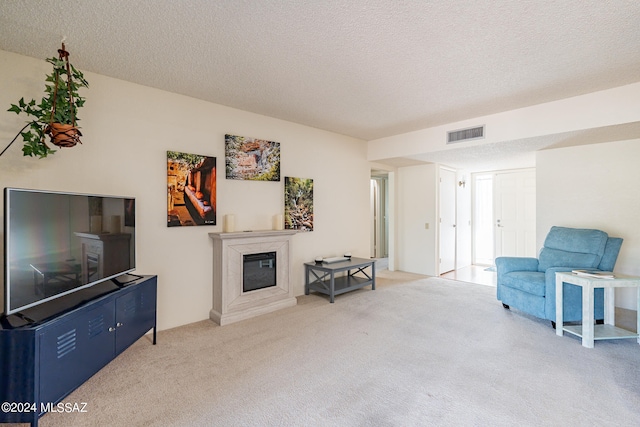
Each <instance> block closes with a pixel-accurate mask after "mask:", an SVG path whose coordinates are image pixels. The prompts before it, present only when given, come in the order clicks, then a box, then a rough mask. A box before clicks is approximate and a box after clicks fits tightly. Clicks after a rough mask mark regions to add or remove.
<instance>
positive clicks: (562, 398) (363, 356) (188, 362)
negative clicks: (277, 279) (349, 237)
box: [40, 272, 640, 427]
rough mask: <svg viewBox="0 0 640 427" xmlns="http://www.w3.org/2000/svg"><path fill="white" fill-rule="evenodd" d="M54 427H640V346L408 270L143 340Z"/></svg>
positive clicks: (81, 392) (76, 396)
mask: <svg viewBox="0 0 640 427" xmlns="http://www.w3.org/2000/svg"><path fill="white" fill-rule="evenodd" d="M64 401H65V402H71V403H82V402H86V403H87V406H86V410H87V412H86V413H50V414H47V415H45V416H44V417H42V418H41V419H40V425H41V426H43V427H53V426H64V427H69V426H123V427H124V426H638V425H640V346H639V345H638V344H637V343H636V342H635V341H634V340H616V341H599V342H596V345H595V348H593V349H586V348H584V347H582V346H581V344H580V341H579V340H577V339H576V338H572V337H568V336H565V337H558V336H556V335H555V331H554V330H553V329H552V328H551V326H550V322H546V321H542V320H538V319H534V318H532V317H529V316H527V315H524V314H522V313H518V312H516V311H513V310H511V311H510V310H504V309H503V308H502V306H501V304H500V302H499V301H497V300H496V298H495V288H492V287H489V286H482V285H473V284H469V283H462V282H456V281H452V280H446V279H439V278H425V277H423V276H417V275H410V274H403V273H389V272H386V273H383V272H381V273H380V274H379V278H378V286H377V289H376V290H375V291H371V290H370V289H368V288H367V289H362V290H359V291H356V292H352V293H348V294H344V295H341V296H338V297H336V302H335V304H329V302H328V299H327V298H326V297H325V296H321V295H317V294H312V295H309V296H302V297H300V298H299V299H298V305H297V306H295V307H291V308H288V309H284V310H280V311H278V312H275V313H271V314H268V315H264V316H261V317H258V318H254V319H249V320H246V321H243V322H239V323H235V324H232V325H228V326H223V327H220V326H217V325H215V324H214V323H212V322H210V321H208V320H207V321H202V322H198V323H195V324H191V325H187V326H183V327H179V328H175V329H172V330H167V331H162V332H160V333H159V334H158V344H157V345H156V346H153V345H151V342H150V339H149V338H148V337H144V338H142V339H141V340H140V341H138V342H137V343H135V344H134V345H133V346H132V347H131V348H129V349H128V350H127V351H125V352H124V353H123V354H122V355H120V356H119V357H118V358H117V359H116V360H114V361H113V362H111V363H110V364H109V365H108V366H107V367H105V368H104V369H103V370H101V371H100V372H99V373H97V374H96V375H95V376H94V377H92V378H91V379H90V380H89V381H88V382H86V383H85V384H84V385H82V386H81V387H80V388H78V389H77V390H76V391H74V392H73V393H72V394H71V395H69V396H68V397H67V398H66V399H64Z"/></svg>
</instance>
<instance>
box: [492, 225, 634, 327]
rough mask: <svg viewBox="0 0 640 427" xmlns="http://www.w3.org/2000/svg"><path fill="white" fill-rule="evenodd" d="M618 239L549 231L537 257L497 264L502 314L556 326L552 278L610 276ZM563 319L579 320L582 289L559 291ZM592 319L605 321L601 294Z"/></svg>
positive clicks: (589, 232)
mask: <svg viewBox="0 0 640 427" xmlns="http://www.w3.org/2000/svg"><path fill="white" fill-rule="evenodd" d="M621 245H622V239H621V238H618V237H609V236H608V235H607V233H605V232H604V231H600V230H590V229H581V228H567V227H555V226H554V227H551V230H550V231H549V234H547V237H546V238H545V241H544V246H543V248H542V249H541V250H540V255H539V257H538V258H537V259H536V258H524V257H499V258H496V267H497V272H498V290H497V297H498V300H499V301H502V305H503V306H504V308H506V309H508V308H511V307H512V308H514V309H516V310H521V311H523V312H526V313H528V314H531V315H533V316H536V317H539V318H541V319H547V320H551V324H552V325H553V327H554V328H555V320H556V277H555V274H556V272H559V271H571V270H574V269H589V270H600V271H613V267H614V266H615V264H616V260H617V259H618V253H619V252H620V246H621ZM563 292H564V293H563V299H564V307H563V319H564V321H566V322H572V321H580V320H582V288H580V287H578V286H574V285H571V284H568V283H564V285H563ZM594 297H595V304H594V318H595V319H596V320H598V321H602V319H604V291H603V290H602V289H596V290H595V296H594Z"/></svg>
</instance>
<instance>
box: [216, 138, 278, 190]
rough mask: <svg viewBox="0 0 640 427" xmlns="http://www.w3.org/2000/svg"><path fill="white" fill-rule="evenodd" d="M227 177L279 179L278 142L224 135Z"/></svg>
mask: <svg viewBox="0 0 640 427" xmlns="http://www.w3.org/2000/svg"><path fill="white" fill-rule="evenodd" d="M224 141H225V144H224V153H225V162H226V170H227V174H226V177H227V179H244V180H251V181H280V143H279V142H273V141H267V140H264V139H255V138H247V137H244V136H236V135H225V139H224Z"/></svg>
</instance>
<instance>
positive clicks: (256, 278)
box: [242, 252, 277, 292]
mask: <svg viewBox="0 0 640 427" xmlns="http://www.w3.org/2000/svg"><path fill="white" fill-rule="evenodd" d="M242 258H243V262H242V292H250V291H255V290H258V289H263V288H269V287H271V286H276V277H277V276H276V253H275V252H263V253H259V254H246V255H243V257H242Z"/></svg>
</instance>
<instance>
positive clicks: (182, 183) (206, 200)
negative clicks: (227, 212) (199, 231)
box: [167, 151, 217, 227]
mask: <svg viewBox="0 0 640 427" xmlns="http://www.w3.org/2000/svg"><path fill="white" fill-rule="evenodd" d="M216 210H217V209H216V158H215V157H209V156H204V155H199V154H189V153H181V152H178V151H167V227H181V226H190V225H216Z"/></svg>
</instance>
